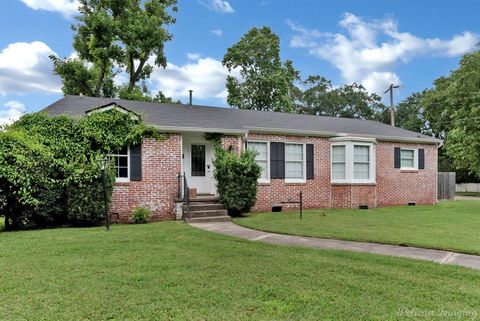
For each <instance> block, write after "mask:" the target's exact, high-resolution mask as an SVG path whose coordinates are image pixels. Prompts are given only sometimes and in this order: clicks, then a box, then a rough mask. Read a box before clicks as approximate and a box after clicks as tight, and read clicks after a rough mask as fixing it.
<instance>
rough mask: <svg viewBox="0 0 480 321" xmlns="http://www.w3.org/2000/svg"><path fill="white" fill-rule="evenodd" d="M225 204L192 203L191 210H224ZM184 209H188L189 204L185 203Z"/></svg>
mask: <svg viewBox="0 0 480 321" xmlns="http://www.w3.org/2000/svg"><path fill="white" fill-rule="evenodd" d="M223 209H225V206H223V204H220V203H204V202H199V203H190V212H192V211H209V210H223ZM183 210H184V211H186V210H187V205H183Z"/></svg>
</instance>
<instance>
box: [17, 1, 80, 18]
mask: <svg viewBox="0 0 480 321" xmlns="http://www.w3.org/2000/svg"><path fill="white" fill-rule="evenodd" d="M20 1H22V2H23V3H24V4H26V5H27V6H29V7H30V8H32V9H34V10H46V11H52V12H59V13H61V14H62V15H63V16H64V17H71V16H73V15H75V14H77V13H78V6H79V2H78V0H20Z"/></svg>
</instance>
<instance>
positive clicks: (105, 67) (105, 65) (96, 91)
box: [94, 61, 107, 97]
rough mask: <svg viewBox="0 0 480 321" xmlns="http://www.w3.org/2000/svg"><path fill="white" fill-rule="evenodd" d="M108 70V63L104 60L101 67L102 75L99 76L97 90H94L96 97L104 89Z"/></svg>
mask: <svg viewBox="0 0 480 321" xmlns="http://www.w3.org/2000/svg"><path fill="white" fill-rule="evenodd" d="M106 71H107V63H106V62H105V61H102V66H101V67H100V76H99V77H98V79H97V84H96V85H95V91H94V95H95V97H100V90H101V89H102V85H103V81H104V79H105V73H106Z"/></svg>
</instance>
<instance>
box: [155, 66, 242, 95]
mask: <svg viewBox="0 0 480 321" xmlns="http://www.w3.org/2000/svg"><path fill="white" fill-rule="evenodd" d="M228 74H229V73H228V70H227V69H226V68H225V67H223V66H222V62H221V61H218V60H216V59H214V58H210V57H204V58H203V57H202V58H200V57H199V58H198V59H196V60H193V61H190V62H189V63H187V64H185V65H175V64H172V63H168V64H167V68H165V69H162V68H155V69H154V71H153V73H152V77H151V78H150V82H151V84H152V87H153V88H152V90H153V92H157V91H159V90H161V91H162V92H163V93H164V94H165V95H167V96H169V97H173V98H175V99H178V98H180V99H181V98H186V97H188V90H189V89H192V90H193V97H194V100H195V98H198V99H212V98H215V99H218V100H219V101H221V102H222V103H224V102H225V100H226V97H227V95H226V89H225V82H226V78H227V75H228ZM232 75H234V76H235V77H238V78H239V77H240V76H239V73H238V71H233V72H232Z"/></svg>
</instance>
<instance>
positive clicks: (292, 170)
mask: <svg viewBox="0 0 480 321" xmlns="http://www.w3.org/2000/svg"><path fill="white" fill-rule="evenodd" d="M305 159H306V152H305V144H301V143H285V181H287V182H304V181H305V178H306V162H305Z"/></svg>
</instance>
